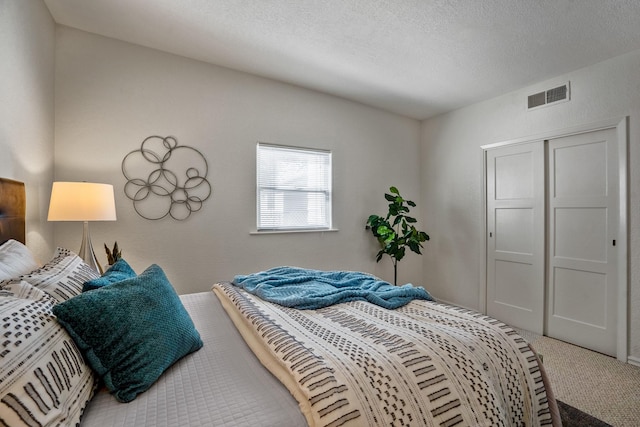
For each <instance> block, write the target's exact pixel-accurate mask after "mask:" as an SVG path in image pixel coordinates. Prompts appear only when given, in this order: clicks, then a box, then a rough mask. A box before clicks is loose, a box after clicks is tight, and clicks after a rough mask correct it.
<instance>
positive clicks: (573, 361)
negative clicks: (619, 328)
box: [518, 330, 640, 427]
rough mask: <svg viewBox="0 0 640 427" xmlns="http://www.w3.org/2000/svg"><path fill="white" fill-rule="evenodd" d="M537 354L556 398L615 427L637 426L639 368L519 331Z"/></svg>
mask: <svg viewBox="0 0 640 427" xmlns="http://www.w3.org/2000/svg"><path fill="white" fill-rule="evenodd" d="M518 332H519V333H520V334H521V335H522V336H523V337H524V338H525V339H527V340H528V341H529V342H530V343H531V344H532V345H533V347H534V348H535V350H536V351H537V352H538V353H541V354H542V356H543V364H544V367H545V370H546V371H547V375H548V376H549V379H550V381H551V385H552V387H553V392H554V394H555V396H556V399H558V400H561V401H563V402H565V403H567V404H569V405H571V406H573V407H575V408H577V409H580V410H581V411H584V412H586V413H588V414H590V415H592V416H594V417H596V418H599V419H601V420H602V421H604V422H606V423H609V424H611V425H612V426H614V427H627V426H628V427H638V426H640V367H637V366H633V365H629V364H626V363H622V362H619V361H618V360H616V359H614V358H612V357H609V356H605V355H603V354H600V353H595V352H593V351H589V350H586V349H584V348H582V347H577V346H574V345H571V344H567V343H565V342H562V341H558V340H555V339H552V338H548V337H543V336H540V335H537V334H534V333H532V332H528V331H522V330H518Z"/></svg>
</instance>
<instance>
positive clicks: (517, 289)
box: [486, 141, 545, 334]
mask: <svg viewBox="0 0 640 427" xmlns="http://www.w3.org/2000/svg"><path fill="white" fill-rule="evenodd" d="M486 159H487V160H486V161H487V165H486V167H487V200H486V203H487V314H488V315H490V316H492V317H495V318H496V319H499V320H501V321H503V322H505V323H507V324H510V325H512V326H516V327H520V328H524V329H527V330H530V331H533V332H537V333H539V334H542V333H543V321H544V280H545V278H544V242H545V240H544V239H545V232H544V229H545V228H544V200H545V198H544V182H545V180H544V143H543V141H539V142H530V143H526V144H517V145H510V146H506V147H501V148H495V149H491V150H488V151H487V157H486Z"/></svg>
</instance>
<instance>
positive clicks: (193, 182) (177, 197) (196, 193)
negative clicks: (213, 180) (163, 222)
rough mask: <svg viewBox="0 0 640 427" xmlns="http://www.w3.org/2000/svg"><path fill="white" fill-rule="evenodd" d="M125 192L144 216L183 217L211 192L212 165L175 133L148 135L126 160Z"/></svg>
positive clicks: (124, 171)
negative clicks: (183, 143) (179, 141)
mask: <svg viewBox="0 0 640 427" xmlns="http://www.w3.org/2000/svg"><path fill="white" fill-rule="evenodd" d="M122 173H123V174H124V176H125V178H126V179H127V183H126V184H125V187H124V193H125V195H126V196H127V197H128V198H129V199H131V200H132V201H133V208H134V209H135V211H136V212H137V213H138V215H140V216H141V217H143V218H145V219H149V220H158V219H162V218H165V217H167V216H170V217H171V218H173V219H175V220H178V221H183V220H185V219H187V218H189V216H191V214H192V213H194V212H197V211H199V210H200V209H202V205H203V203H204V202H205V201H206V200H207V199H208V198H209V196H211V184H210V183H209V181H207V174H208V173H209V165H208V164H207V160H206V159H205V158H204V156H203V155H202V153H200V151H198V150H196V149H195V148H193V147H188V146H186V145H178V141H177V140H176V138H175V137H173V136H167V137H162V136H155V135H154V136H150V137H148V138H145V140H144V141H142V144H141V145H140V149H139V150H134V151H132V152H130V153H129V154H127V155H126V156H125V157H124V159H123V160H122Z"/></svg>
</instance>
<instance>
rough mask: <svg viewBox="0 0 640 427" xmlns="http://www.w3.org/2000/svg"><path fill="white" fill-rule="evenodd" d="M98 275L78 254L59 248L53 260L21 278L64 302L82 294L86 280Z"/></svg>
mask: <svg viewBox="0 0 640 427" xmlns="http://www.w3.org/2000/svg"><path fill="white" fill-rule="evenodd" d="M98 277H100V274H99V273H98V272H97V271H95V270H94V269H92V268H91V267H89V266H88V265H87V264H85V262H84V261H82V259H81V258H80V257H79V256H78V255H76V254H75V253H73V252H71V251H70V250H68V249H63V248H58V249H57V250H56V253H55V255H54V256H53V258H52V259H51V261H49V262H48V263H46V264H45V265H43V266H42V267H40V268H38V269H36V270H34V271H32V272H30V273H28V274H24V275H22V276H20V277H19V279H20V280H24V281H25V282H28V283H30V284H32V285H33V286H35V287H36V288H38V289H42V290H43V291H45V292H46V293H48V294H49V295H51V296H52V297H54V298H55V299H56V300H58V301H59V302H62V301H66V300H68V299H69V298H72V297H74V296H76V295H80V294H81V293H82V285H83V284H84V282H88V281H89V280H93V279H96V278H98Z"/></svg>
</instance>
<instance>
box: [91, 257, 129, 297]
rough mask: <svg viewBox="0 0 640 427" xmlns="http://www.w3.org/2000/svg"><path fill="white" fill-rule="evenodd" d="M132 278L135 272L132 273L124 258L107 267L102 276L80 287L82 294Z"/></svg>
mask: <svg viewBox="0 0 640 427" xmlns="http://www.w3.org/2000/svg"><path fill="white" fill-rule="evenodd" d="M132 277H136V272H135V271H133V268H131V266H130V265H129V264H128V263H127V261H125V260H124V258H120V259H119V260H117V261H116V262H115V263H114V264H113V265H112V266H111V267H109V269H108V270H107V271H105V272H104V274H103V275H102V276H100V277H98V278H96V279H93V280H89V281H88V282H85V283H84V285H82V292H87V291H92V290H94V289H98V288H101V287H103V286H107V285H111V284H113V283H117V282H121V281H123V280H125V279H131V278H132Z"/></svg>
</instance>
